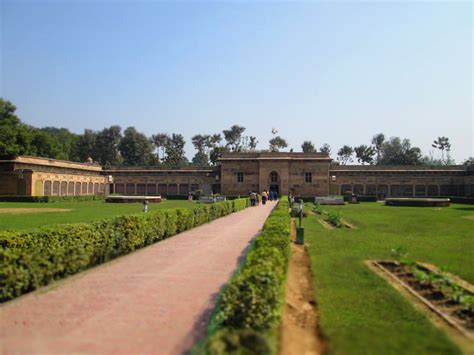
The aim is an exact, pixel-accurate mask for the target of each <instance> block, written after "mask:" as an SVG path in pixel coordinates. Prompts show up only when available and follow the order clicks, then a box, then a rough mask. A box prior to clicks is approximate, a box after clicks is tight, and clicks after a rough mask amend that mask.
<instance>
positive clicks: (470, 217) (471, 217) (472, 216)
mask: <svg viewBox="0 0 474 355" xmlns="http://www.w3.org/2000/svg"><path fill="white" fill-rule="evenodd" d="M462 218H466V219H470V220H473V221H474V214H471V215H469V216H462Z"/></svg>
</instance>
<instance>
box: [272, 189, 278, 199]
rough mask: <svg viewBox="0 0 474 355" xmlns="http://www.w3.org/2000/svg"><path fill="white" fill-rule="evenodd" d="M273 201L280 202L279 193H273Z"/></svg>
mask: <svg viewBox="0 0 474 355" xmlns="http://www.w3.org/2000/svg"><path fill="white" fill-rule="evenodd" d="M273 199H274V200H275V201H276V200H278V191H273Z"/></svg>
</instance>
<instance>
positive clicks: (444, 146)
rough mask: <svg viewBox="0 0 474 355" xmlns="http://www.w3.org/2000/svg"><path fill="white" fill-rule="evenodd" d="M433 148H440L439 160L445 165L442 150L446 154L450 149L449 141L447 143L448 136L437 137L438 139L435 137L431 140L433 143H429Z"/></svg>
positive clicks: (445, 161)
mask: <svg viewBox="0 0 474 355" xmlns="http://www.w3.org/2000/svg"><path fill="white" fill-rule="evenodd" d="M431 146H432V147H433V148H437V149H439V150H441V161H442V162H443V163H444V164H445V165H447V164H448V160H447V159H445V156H444V152H445V151H446V152H447V154H448V155H449V151H450V150H451V143H449V138H448V137H444V136H443V137H438V139H435V140H434V141H433V144H432V145H431Z"/></svg>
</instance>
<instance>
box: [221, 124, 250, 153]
mask: <svg viewBox="0 0 474 355" xmlns="http://www.w3.org/2000/svg"><path fill="white" fill-rule="evenodd" d="M244 131H245V127H242V126H239V125H233V126H232V127H230V129H228V130H223V131H222V133H224V139H225V140H226V142H227V143H226V147H227V148H229V149H230V151H232V152H238V151H240V150H241V148H242V146H241V141H242V133H244Z"/></svg>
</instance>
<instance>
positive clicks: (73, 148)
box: [40, 127, 79, 161]
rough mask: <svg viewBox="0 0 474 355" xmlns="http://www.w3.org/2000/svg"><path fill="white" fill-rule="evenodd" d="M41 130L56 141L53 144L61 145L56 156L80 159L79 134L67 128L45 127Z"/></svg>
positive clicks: (74, 159) (71, 159)
mask: <svg viewBox="0 0 474 355" xmlns="http://www.w3.org/2000/svg"><path fill="white" fill-rule="evenodd" d="M40 130H41V131H43V132H45V133H47V134H48V135H49V136H50V138H51V140H52V141H54V143H53V144H54V145H56V146H58V147H59V150H60V152H59V153H58V155H57V156H56V157H55V158H57V159H64V160H70V161H79V156H78V151H77V141H78V140H79V135H78V134H75V133H72V132H70V131H69V130H68V129H67V128H56V127H44V128H41V129H40Z"/></svg>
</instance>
